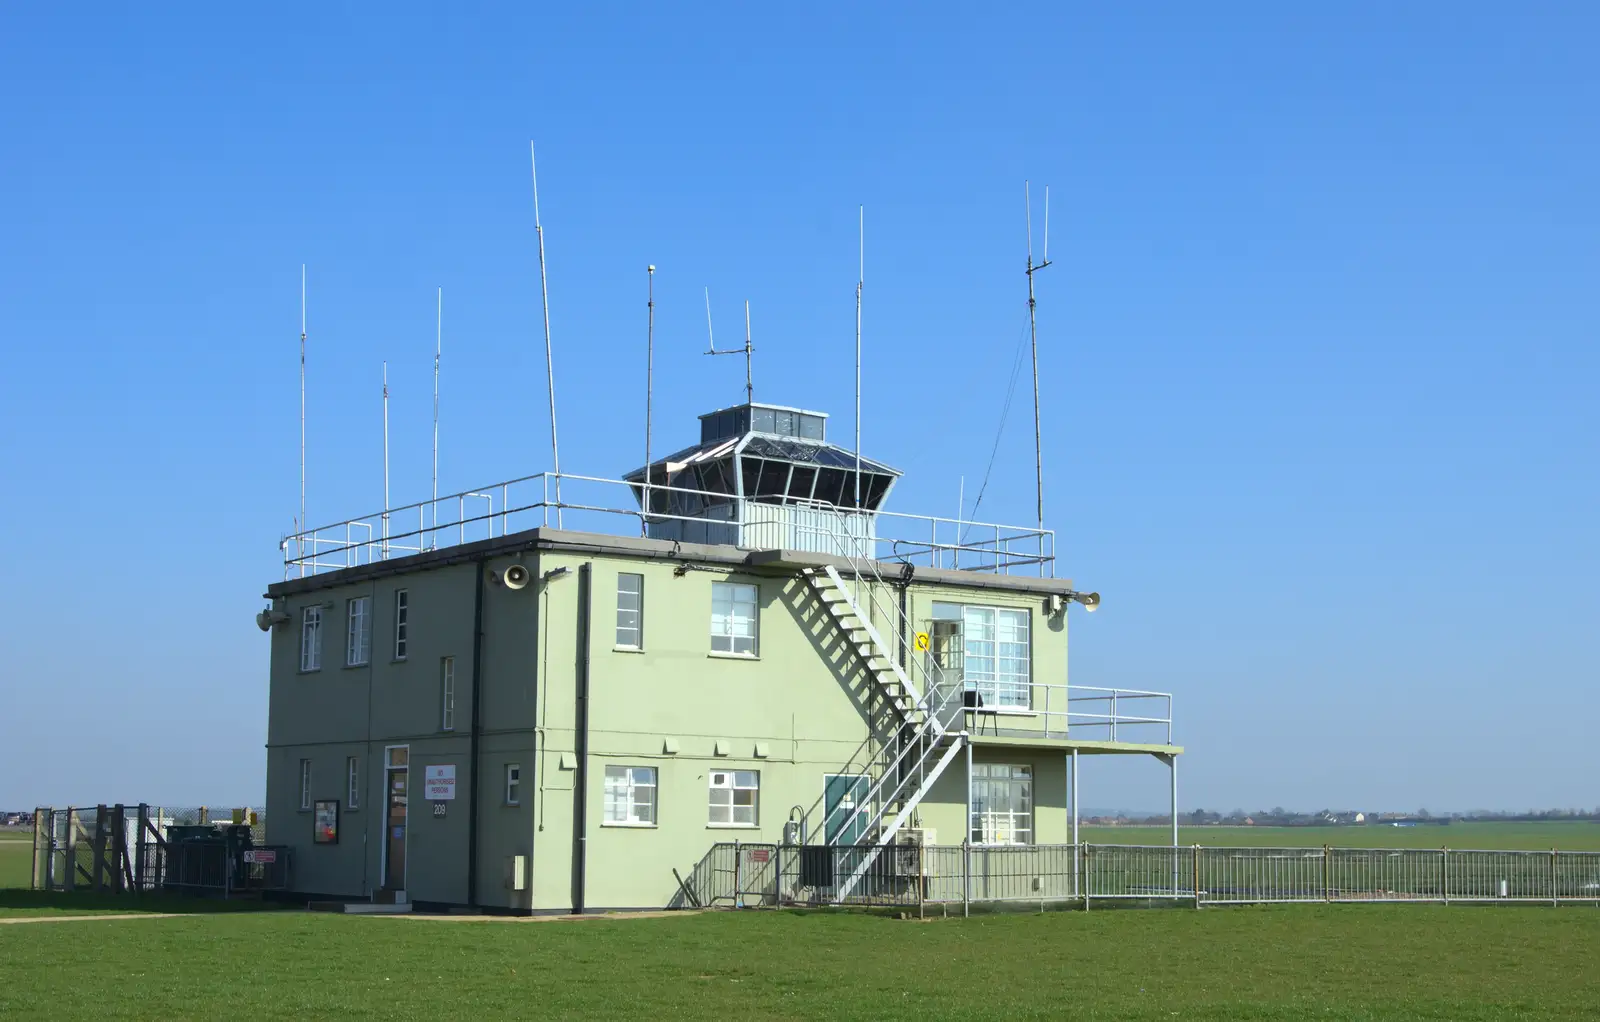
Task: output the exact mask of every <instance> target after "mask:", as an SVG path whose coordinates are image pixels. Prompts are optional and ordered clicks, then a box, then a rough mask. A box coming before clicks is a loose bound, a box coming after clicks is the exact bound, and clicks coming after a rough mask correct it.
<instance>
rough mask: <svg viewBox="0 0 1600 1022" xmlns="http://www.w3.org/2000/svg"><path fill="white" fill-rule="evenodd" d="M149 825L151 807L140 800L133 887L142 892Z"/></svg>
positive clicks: (135, 839)
mask: <svg viewBox="0 0 1600 1022" xmlns="http://www.w3.org/2000/svg"><path fill="white" fill-rule="evenodd" d="M149 826H150V807H149V806H148V805H146V804H145V803H143V802H140V803H139V825H138V827H137V829H136V831H135V833H136V835H137V836H136V837H135V838H134V842H133V889H134V890H135V891H136V892H140V893H143V891H144V882H145V849H146V848H147V847H149V841H148V839H146V837H145V831H146V830H147V829H148V828H149Z"/></svg>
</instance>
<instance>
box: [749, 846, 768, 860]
mask: <svg viewBox="0 0 1600 1022" xmlns="http://www.w3.org/2000/svg"><path fill="white" fill-rule="evenodd" d="M771 860H772V849H770V848H752V849H750V861H751V862H770V861H771Z"/></svg>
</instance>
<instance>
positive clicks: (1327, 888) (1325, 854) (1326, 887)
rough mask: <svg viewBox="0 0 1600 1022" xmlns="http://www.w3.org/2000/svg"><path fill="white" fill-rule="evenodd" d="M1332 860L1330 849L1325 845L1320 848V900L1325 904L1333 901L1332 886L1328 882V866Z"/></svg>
mask: <svg viewBox="0 0 1600 1022" xmlns="http://www.w3.org/2000/svg"><path fill="white" fill-rule="evenodd" d="M1332 860H1333V850H1332V849H1331V848H1329V847H1328V846H1327V845H1323V846H1322V900H1323V901H1325V902H1330V901H1332V900H1333V885H1332V884H1331V883H1329V882H1328V880H1329V873H1330V864H1331V862H1332Z"/></svg>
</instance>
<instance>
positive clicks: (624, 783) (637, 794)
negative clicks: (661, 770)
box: [600, 763, 661, 827]
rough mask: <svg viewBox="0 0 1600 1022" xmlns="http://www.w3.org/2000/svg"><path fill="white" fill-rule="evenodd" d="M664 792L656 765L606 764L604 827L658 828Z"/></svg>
mask: <svg viewBox="0 0 1600 1022" xmlns="http://www.w3.org/2000/svg"><path fill="white" fill-rule="evenodd" d="M660 791H661V787H660V775H659V774H658V773H657V772H656V768H655V767H649V766H631V765H625V764H621V763H616V764H612V763H608V764H606V771H605V800H604V801H605V806H604V809H603V810H602V812H601V817H600V825H601V826H602V827H654V826H655V825H656V805H657V799H658V798H659V795H660Z"/></svg>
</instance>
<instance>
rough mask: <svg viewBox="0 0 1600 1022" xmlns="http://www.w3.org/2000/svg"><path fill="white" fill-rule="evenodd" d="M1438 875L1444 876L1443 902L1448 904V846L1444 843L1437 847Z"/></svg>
mask: <svg viewBox="0 0 1600 1022" xmlns="http://www.w3.org/2000/svg"><path fill="white" fill-rule="evenodd" d="M1439 852H1440V860H1439V862H1440V870H1439V873H1440V875H1441V876H1442V877H1443V878H1444V903H1445V904H1446V905H1448V904H1450V848H1449V846H1448V845H1446V846H1445V847H1444V848H1441V849H1439Z"/></svg>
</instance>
